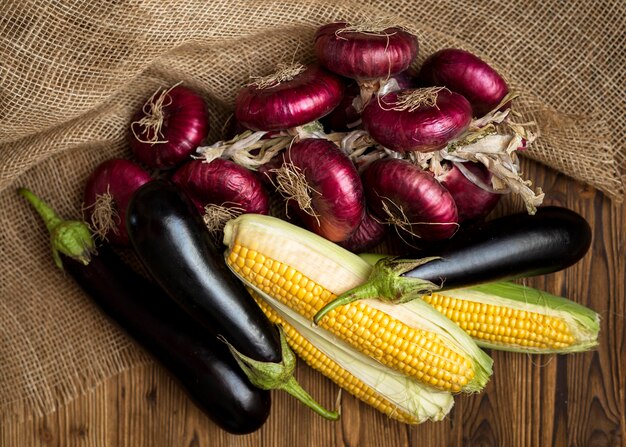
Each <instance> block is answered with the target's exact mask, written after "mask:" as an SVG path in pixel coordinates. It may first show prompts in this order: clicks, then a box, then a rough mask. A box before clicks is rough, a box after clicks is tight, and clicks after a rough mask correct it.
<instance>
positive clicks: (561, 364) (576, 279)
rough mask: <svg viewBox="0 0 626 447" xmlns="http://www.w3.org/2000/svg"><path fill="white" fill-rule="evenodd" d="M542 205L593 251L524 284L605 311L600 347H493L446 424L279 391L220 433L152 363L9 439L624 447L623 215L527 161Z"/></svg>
mask: <svg viewBox="0 0 626 447" xmlns="http://www.w3.org/2000/svg"><path fill="white" fill-rule="evenodd" d="M528 165H529V166H527V174H528V178H531V179H534V181H535V183H536V184H537V185H541V186H542V187H543V189H544V191H545V192H546V200H545V204H554V205H562V206H566V207H568V208H571V209H573V210H576V211H577V212H579V213H581V214H582V215H583V216H585V217H586V218H587V219H588V221H589V223H590V224H591V226H592V228H593V233H594V241H593V246H592V249H591V250H590V251H589V253H588V254H587V255H586V256H585V258H584V259H583V260H582V261H581V262H579V263H578V264H577V265H575V266H573V267H571V268H569V269H567V270H565V271H563V272H559V273H556V274H552V275H548V276H545V277H540V278H533V279H529V280H527V282H526V283H527V284H528V285H530V286H533V287H538V288H541V289H544V290H547V291H549V292H552V293H555V294H562V295H567V296H569V297H570V298H572V299H574V300H576V301H578V302H580V303H583V304H585V305H587V306H589V307H591V308H593V309H594V310H596V311H597V312H599V313H600V314H601V316H602V330H601V334H600V347H599V349H598V350H596V351H593V352H588V353H583V354H571V355H566V356H557V355H548V356H528V355H523V354H514V353H504V352H492V355H493V358H494V361H495V364H494V374H493V377H492V379H491V381H490V382H489V384H488V385H487V387H486V389H485V391H484V392H483V393H480V394H475V395H463V396H458V397H457V398H456V404H455V407H454V408H453V410H452V412H451V414H450V415H449V416H448V418H447V419H446V420H445V421H443V422H436V423H425V424H422V425H419V426H407V425H403V424H400V423H397V422H394V421H392V420H389V419H388V418H386V417H385V416H383V415H382V414H379V413H377V412H375V411H374V410H372V409H371V408H369V407H367V406H365V405H364V404H361V403H360V402H359V401H357V400H355V399H354V398H352V397H351V396H349V395H348V394H347V393H343V394H342V400H341V402H342V404H341V408H342V418H341V420H340V421H339V422H336V423H332V422H327V421H324V420H322V419H321V418H319V417H318V416H316V415H314V414H312V413H311V412H310V411H309V410H308V409H306V408H303V407H302V406H301V405H299V404H298V403H296V402H295V401H294V400H293V399H291V398H290V397H288V396H286V395H285V394H283V393H274V394H273V399H274V403H273V407H272V413H271V416H270V418H269V420H268V421H267V423H266V425H265V426H264V427H263V428H262V429H261V430H259V431H258V432H256V433H254V434H251V435H247V436H234V435H229V434H227V433H224V432H223V431H221V430H220V429H218V428H217V427H216V426H215V425H213V424H212V423H211V421H210V420H208V419H207V418H206V417H205V416H204V415H203V414H202V413H200V412H199V411H198V410H197V409H196V408H195V407H194V406H193V404H191V403H190V401H189V400H188V398H187V397H186V396H185V395H184V394H183V393H182V392H181V391H180V389H179V388H178V386H177V385H176V384H175V383H174V382H173V381H172V380H170V379H169V377H168V376H167V374H166V373H165V372H164V371H163V370H162V369H161V368H160V367H158V366H156V365H154V364H147V365H141V366H139V367H136V368H134V369H132V370H130V371H126V372H125V373H123V374H121V375H119V376H117V377H113V378H111V379H109V380H108V381H107V382H105V383H104V384H102V385H101V386H99V387H97V388H96V389H95V390H94V391H93V392H92V393H90V394H88V395H85V396H83V397H81V398H79V399H77V400H75V401H74V402H72V403H71V404H69V405H68V406H66V407H64V408H62V409H60V410H59V411H57V412H56V413H53V414H50V415H48V416H46V417H43V418H41V419H39V420H33V421H29V422H26V423H23V424H19V425H10V426H4V427H0V430H1V437H0V438H1V439H2V441H1V445H2V446H6V447H22V446H63V447H65V446H68V447H69V446H115V447H117V446H129V447H142V446H146V447H162V446H176V447H178V446H189V447H197V446H233V447H234V446H268V447H278V446H288V447H302V446H309V445H310V446H327V447H331V446H387V447H389V446H405V445H411V446H418V445H419V446H458V445H465V446H510V447H512V446H566V445H567V446H580V447H592V446H597V447H600V446H622V445H626V397H625V386H624V384H625V378H626V337H625V334H626V331H625V330H624V318H625V315H626V310H625V308H626V299H625V298H626V293H625V291H624V286H625V282H626V281H625V277H626V265H625V264H626V263H625V262H624V261H625V255H626V240H625V239H624V238H625V237H626V210H625V208H624V207H623V206H619V207H617V206H614V205H612V204H611V202H610V201H609V200H608V199H607V198H606V197H604V196H603V195H602V194H600V193H598V192H596V191H595V190H593V189H590V188H588V187H585V186H584V185H581V184H578V183H576V182H574V181H572V180H570V179H568V178H566V177H565V176H563V175H559V174H556V173H555V172H553V171H551V170H549V169H547V168H544V167H542V166H538V165H535V164H532V163H528ZM296 376H297V378H298V380H299V381H300V382H301V383H302V385H303V386H304V387H305V388H306V389H307V390H309V391H310V392H311V394H312V395H313V396H314V397H316V398H317V399H318V400H319V401H321V403H322V404H324V405H326V406H327V407H332V406H333V405H334V403H335V401H336V398H337V393H338V388H337V387H336V386H335V385H334V384H333V383H332V382H330V381H329V380H327V379H326V378H324V377H323V376H321V375H319V374H318V373H317V372H315V371H313V370H311V369H309V368H308V367H307V366H305V365H304V364H302V363H300V364H299V366H298V369H297V373H296Z"/></svg>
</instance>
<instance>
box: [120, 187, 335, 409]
mask: <svg viewBox="0 0 626 447" xmlns="http://www.w3.org/2000/svg"><path fill="white" fill-rule="evenodd" d="M145 186H146V187H140V188H139V189H137V190H136V191H135V193H134V194H133V197H132V198H131V200H130V203H129V205H128V208H127V210H126V211H127V214H126V227H127V230H128V235H129V238H130V241H131V244H132V246H133V248H134V249H135V252H136V253H137V255H138V257H139V259H140V260H141V262H142V264H143V265H144V267H145V268H146V270H147V271H148V272H149V273H150V275H151V276H152V278H153V279H154V280H155V281H156V282H157V283H158V284H159V285H160V286H161V287H162V288H163V289H164V290H165V291H166V292H167V293H168V294H169V296H170V297H171V298H172V299H173V300H174V301H175V302H176V303H178V305H179V306H180V307H181V308H183V309H185V310H186V311H187V313H189V314H190V315H192V316H193V317H194V318H195V319H196V321H198V322H199V323H200V324H202V325H203V326H204V327H205V328H206V329H208V330H210V331H212V332H213V333H214V334H216V335H217V336H219V337H220V338H221V339H223V340H225V341H226V342H227V344H228V346H229V347H230V348H231V352H232V353H233V354H234V355H235V356H236V358H237V360H238V361H239V364H240V366H241V367H242V368H243V369H244V371H246V373H247V374H248V377H249V378H250V380H252V383H253V384H254V385H256V386H259V387H261V388H264V389H277V388H279V389H283V390H284V391H287V392H289V393H290V394H292V395H294V396H295V397H297V398H298V399H300V400H301V401H302V402H303V403H305V404H306V405H308V406H309V407H311V408H312V409H313V410H314V411H316V412H317V413H319V414H320V415H322V416H324V417H326V418H328V419H332V420H335V419H337V418H338V416H339V415H338V414H337V413H335V412H331V411H328V410H326V409H324V408H323V407H321V406H320V405H319V404H318V403H317V402H315V401H314V400H313V398H311V396H309V395H308V394H306V392H305V391H304V390H302V388H300V385H299V384H298V383H297V382H296V380H295V378H294V377H293V370H294V369H295V355H294V354H293V352H292V351H291V349H290V348H289V347H288V346H287V344H286V342H284V336H283V334H282V333H279V331H278V329H277V328H276V327H275V326H273V325H272V323H271V322H270V321H269V319H268V318H267V317H266V316H265V314H264V313H263V311H262V310H261V308H260V307H259V306H258V305H257V304H256V302H255V301H254V300H253V298H252V297H251V296H250V294H249V293H248V291H247V290H246V289H245V287H244V285H243V283H241V282H240V281H239V280H238V279H237V278H236V277H235V276H234V275H233V273H232V272H231V271H230V270H229V269H228V267H227V266H226V262H225V261H224V254H223V253H222V251H221V250H220V249H218V247H217V246H216V245H215V242H214V241H213V238H212V237H211V234H210V233H209V231H208V229H207V228H206V226H205V224H204V221H203V220H202V217H201V216H200V215H199V214H198V212H197V211H196V208H195V206H194V204H193V202H192V201H191V200H190V199H189V198H188V197H187V196H186V195H185V194H184V193H183V192H182V190H180V189H179V188H178V187H177V186H176V185H174V184H173V183H171V182H168V181H164V180H155V181H152V182H150V183H149V184H146V185H145ZM259 363H261V364H264V365H269V364H271V365H272V368H267V367H264V366H260V367H259Z"/></svg>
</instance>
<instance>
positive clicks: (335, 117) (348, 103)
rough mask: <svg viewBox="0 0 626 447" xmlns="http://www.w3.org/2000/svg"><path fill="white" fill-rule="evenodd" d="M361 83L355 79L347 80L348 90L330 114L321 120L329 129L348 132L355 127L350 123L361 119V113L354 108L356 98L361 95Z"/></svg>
mask: <svg viewBox="0 0 626 447" xmlns="http://www.w3.org/2000/svg"><path fill="white" fill-rule="evenodd" d="M359 91H360V88H359V85H358V84H357V83H356V82H354V81H347V82H346V90H345V93H344V95H343V98H342V99H341V101H340V102H339V104H338V105H337V107H335V108H334V109H333V110H332V111H331V112H330V113H329V114H328V115H326V116H325V117H323V118H322V119H321V120H320V122H321V123H322V124H323V125H324V126H325V127H326V128H328V129H330V130H334V131H336V132H348V131H349V130H351V129H353V128H354V127H352V128H351V127H349V124H352V123H356V122H357V121H359V120H360V119H361V114H360V113H359V112H357V110H356V109H355V108H354V105H353V102H354V99H355V98H356V97H357V96H359Z"/></svg>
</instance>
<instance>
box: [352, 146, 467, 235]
mask: <svg viewBox="0 0 626 447" xmlns="http://www.w3.org/2000/svg"><path fill="white" fill-rule="evenodd" d="M362 178H363V188H364V190H365V198H366V202H367V205H368V206H369V207H370V209H371V211H372V213H373V214H374V215H375V216H376V217H377V218H378V219H379V220H381V221H383V222H389V220H390V216H389V214H388V213H386V212H385V210H384V207H383V205H384V204H386V205H387V208H388V209H389V210H390V211H391V212H392V214H393V215H394V217H396V218H398V219H400V220H403V221H406V222H409V223H410V225H409V226H408V227H407V228H406V229H407V230H408V231H409V232H410V233H412V234H413V235H414V236H415V237H417V238H419V239H422V240H424V241H435V240H442V239H447V238H449V237H451V236H453V235H454V233H455V232H456V231H457V229H458V227H459V225H458V212H457V208H456V204H455V202H454V199H453V197H452V194H450V192H448V190H447V189H446V188H444V187H443V186H442V185H441V184H440V183H439V182H438V181H437V180H436V179H435V177H434V176H433V175H432V174H431V173H430V172H428V171H424V170H422V169H420V168H419V167H417V166H415V165H414V164H412V163H410V162H408V161H406V160H401V159H397V158H384V159H381V160H377V161H375V162H373V163H372V164H370V165H369V166H368V167H367V168H366V169H365V171H364V172H363V174H362ZM400 210H401V211H400ZM398 232H399V233H400V234H403V235H404V234H408V233H405V232H404V231H403V229H400V228H399V229H398Z"/></svg>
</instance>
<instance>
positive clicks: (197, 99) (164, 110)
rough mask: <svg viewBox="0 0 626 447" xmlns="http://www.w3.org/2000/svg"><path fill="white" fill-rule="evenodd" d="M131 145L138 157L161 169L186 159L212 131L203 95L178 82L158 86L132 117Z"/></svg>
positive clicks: (141, 160)
mask: <svg viewBox="0 0 626 447" xmlns="http://www.w3.org/2000/svg"><path fill="white" fill-rule="evenodd" d="M130 128H131V133H132V135H131V138H130V145H131V148H132V149H133V152H134V154H135V157H137V159H138V160H139V161H140V162H142V163H144V164H146V165H148V166H150V167H152V168H158V169H168V168H171V167H174V166H176V165H178V164H179V163H181V162H182V161H184V160H186V159H187V158H188V157H189V155H191V154H192V153H193V151H194V150H195V149H196V148H197V147H198V146H199V145H200V143H201V142H202V140H203V139H204V138H206V136H207V134H208V132H209V112H208V110H207V106H206V104H205V102H204V100H203V99H202V97H201V96H200V95H198V94H197V93H196V92H194V91H193V90H191V89H188V88H186V87H182V86H180V85H179V86H174V87H172V88H170V89H168V90H165V89H161V90H158V91H157V92H156V93H155V94H154V95H152V97H151V98H150V99H149V100H148V101H147V102H146V103H145V104H144V105H143V107H142V109H141V110H139V111H138V112H137V113H136V114H135V116H134V117H133V119H132V121H131V125H130Z"/></svg>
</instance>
